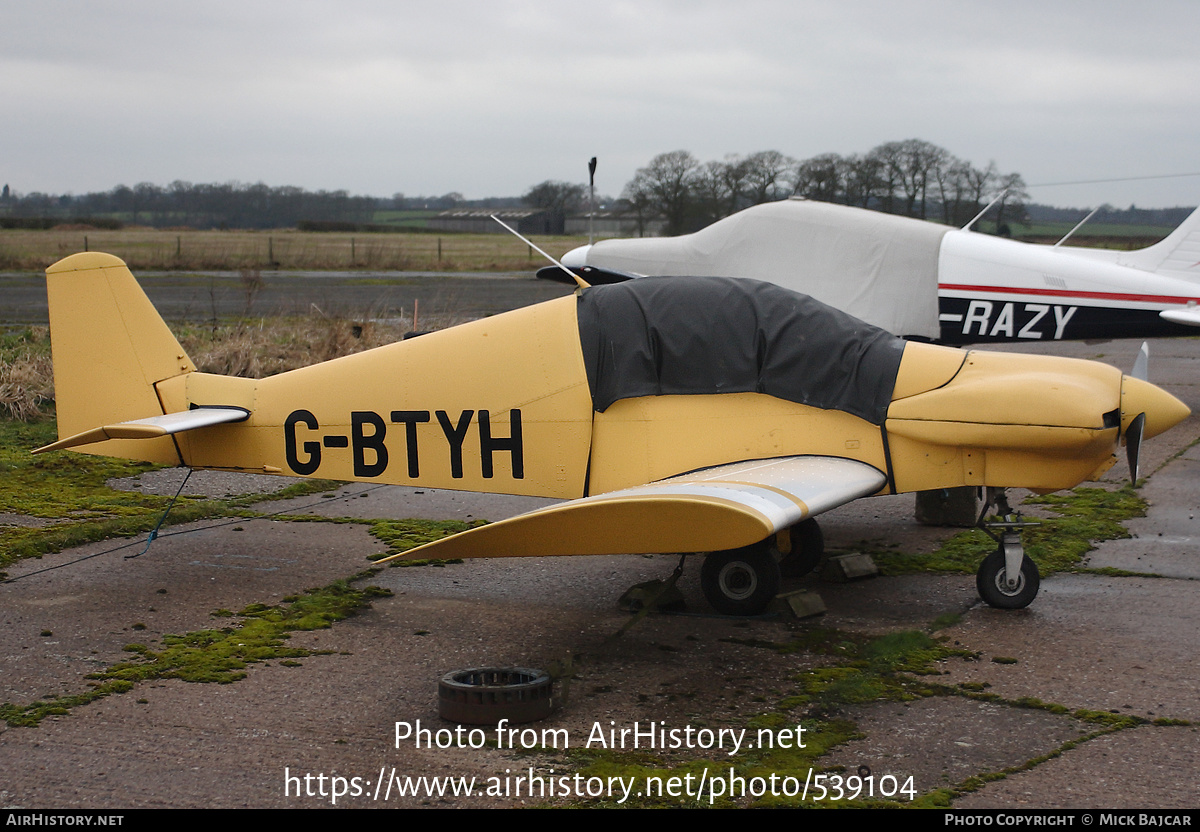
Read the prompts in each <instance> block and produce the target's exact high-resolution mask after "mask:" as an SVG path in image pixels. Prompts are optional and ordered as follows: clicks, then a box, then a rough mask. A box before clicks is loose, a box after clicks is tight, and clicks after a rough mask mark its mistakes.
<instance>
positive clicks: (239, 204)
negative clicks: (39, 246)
mask: <svg viewBox="0 0 1200 832" xmlns="http://www.w3.org/2000/svg"><path fill="white" fill-rule="evenodd" d="M519 204H521V200H520V198H519V197H496V198H490V199H482V200H473V201H472V200H467V199H466V198H465V197H463V195H462V194H460V193H456V192H455V193H448V194H444V195H442V196H431V197H426V196H415V197H408V196H405V195H404V194H402V193H397V194H393V195H392V197H391V198H378V197H372V196H351V195H350V194H349V193H348V192H347V191H306V190H305V189H303V188H297V187H293V186H282V187H270V186H268V185H265V184H263V183H262V182H258V183H256V184H253V185H250V184H245V183H241V182H226V183H223V184H217V183H212V184H203V183H202V184H193V183H191V182H182V181H176V182H172V183H171V184H170V185H167V186H166V187H163V186H160V185H155V184H153V183H151V182H142V183H140V184H138V185H135V186H134V187H132V188H130V187H128V186H126V185H118V186H117V187H115V188H113V189H112V190H110V191H100V192H96V193H88V194H82V195H72V194H63V195H54V194H45V193H38V192H34V193H30V194H20V193H16V192H15V191H12V190H10V189H9V187H8V185H5V186H4V188H3V190H0V226H10V227H25V228H48V227H51V226H53V225H55V224H57V223H62V222H86V223H88V224H90V225H95V226H103V227H112V226H114V225H118V226H119V225H121V224H132V225H149V226H154V227H157V228H164V227H172V226H187V227H191V228H294V227H298V226H300V225H302V224H306V223H307V224H310V225H313V226H314V227H321V226H326V227H333V226H338V227H344V226H350V227H354V226H358V225H363V224H367V223H370V222H371V221H372V220H374V219H375V212H376V211H381V210H382V211H386V210H399V211H407V210H438V211H440V210H446V209H449V208H456V207H482V208H503V207H512V206H515V205H519Z"/></svg>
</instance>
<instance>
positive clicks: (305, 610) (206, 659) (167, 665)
mask: <svg viewBox="0 0 1200 832" xmlns="http://www.w3.org/2000/svg"><path fill="white" fill-rule="evenodd" d="M366 576H367V573H364V575H359V576H354V577H353V578H350V579H347V580H343V581H335V582H334V583H332V584H329V585H328V586H324V587H320V588H318V589H310V590H307V591H305V593H304V594H303V595H301V596H295V597H293V599H292V600H290V601H285V602H284V603H283V604H279V605H277V606H266V605H264V604H252V605H250V606H248V607H246V608H245V609H244V610H242V611H241V612H240V613H238V615H239V616H240V617H241V619H242V620H241V622H240V623H238V624H237V625H236V626H229V627H222V628H220V629H211V630H197V631H195V632H191V633H184V634H183V635H167V636H164V637H163V646H162V649H160V650H152V649H150V648H149V647H148V646H146V645H144V644H128V645H126V646H125V651H126V652H127V653H131V654H133V656H134V658H132V659H130V660H129V661H125V662H118V663H117V664H114V665H112V666H110V667H109V668H107V669H106V670H103V671H101V672H99V673H93V674H91V675H90V676H88V678H89V679H91V680H93V683H92V687H91V689H90V690H88V691H86V692H84V693H79V694H73V695H71V696H64V697H61V698H58V699H52V700H48V701H41V700H39V701H36V702H32V703H29V704H27V705H12V704H8V703H6V704H4V705H0V719H3V720H5V721H6V722H7V723H8V724H9V725H14V726H24V727H34V726H36V725H38V724H39V723H40V722H41V721H42V720H43V719H45V718H46V717H47V716H54V715H64V714H67V713H69V712H70V710H71V709H72V708H76V707H80V706H82V705H86V704H88V703H90V702H94V701H96V700H97V699H100V698H103V697H105V696H109V695H112V694H114V693H127V692H128V691H130V690H133V688H134V686H135V685H137V684H138V683H141V682H147V681H150V680H155V679H181V680H183V681H185V682H216V683H218V684H229V683H231V682H236V681H238V680H239V679H243V678H245V676H246V668H247V667H248V666H249V665H251V664H258V663H261V662H266V661H269V660H272V659H284V660H286V662H281V664H287V666H289V667H290V666H295V664H296V663H295V661H294V660H295V659H297V658H302V657H305V656H312V655H316V653H315V652H314V651H311V650H306V649H304V648H298V647H289V646H288V644H287V639H288V638H289V637H290V634H291V633H293V632H298V631H304V630H320V629H325V628H328V627H330V626H331V625H332V624H333V623H334V622H336V621H341V620H342V619H344V618H348V617H350V616H352V615H356V614H358V613H360V612H362V611H363V610H366V609H369V608H370V606H371V599H373V598H378V597H387V596H390V595H391V594H392V593H391V591H390V590H386V589H381V588H379V587H375V586H368V587H365V588H363V589H355V588H353V587H352V586H350V581H353V580H355V579H357V578H361V577H366ZM225 612H228V611H225V610H218V611H217V613H218V614H217V615H216V617H218V618H224V617H227V616H225V615H223V613H225Z"/></svg>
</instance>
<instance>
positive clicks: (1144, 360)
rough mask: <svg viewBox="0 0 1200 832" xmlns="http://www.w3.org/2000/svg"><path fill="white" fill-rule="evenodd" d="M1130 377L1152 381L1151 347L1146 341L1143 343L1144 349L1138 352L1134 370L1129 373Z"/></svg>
mask: <svg viewBox="0 0 1200 832" xmlns="http://www.w3.org/2000/svg"><path fill="white" fill-rule="evenodd" d="M1129 375H1131V376H1133V377H1134V378H1140V379H1141V380H1142V381H1149V380H1150V345H1149V344H1147V343H1146V342H1145V341H1143V342H1142V348H1141V349H1140V350H1138V354H1137V358H1135V359H1134V361H1133V369H1132V370H1130V371H1129Z"/></svg>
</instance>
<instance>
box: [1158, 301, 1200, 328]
mask: <svg viewBox="0 0 1200 832" xmlns="http://www.w3.org/2000/svg"><path fill="white" fill-rule="evenodd" d="M1158 316H1159V317H1160V318H1165V319H1166V320H1168V321H1171V322H1172V323H1177V324H1186V325H1187V326H1200V307H1197V306H1180V307H1178V308H1176V309H1164V310H1163V311H1161V312H1159V313H1158Z"/></svg>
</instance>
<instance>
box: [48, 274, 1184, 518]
mask: <svg viewBox="0 0 1200 832" xmlns="http://www.w3.org/2000/svg"><path fill="white" fill-rule="evenodd" d="M47 277H48V287H49V289H48V291H49V300H50V310H51V326H52V331H53V350H54V366H55V384H56V388H57V391H56V392H57V400H58V420H59V436H60V442H58V443H55V445H52V446H49V447H50V448H55V447H79V449H80V450H82V451H84V452H86V453H97V454H107V455H112V456H123V457H130V458H137V459H145V460H150V461H153V462H159V463H167V464H183V465H187V466H190V467H193V468H212V469H221V470H231V471H249V472H255V473H269V474H283V475H289V476H301V477H322V478H329V479H339V480H358V481H364V482H380V483H394V484H401V485H420V486H427V487H435V488H449V489H463V490H472V491H489V492H498V493H507V494H525V495H538V496H546V497H558V498H562V499H572V498H579V497H583V496H587V495H596V494H601V493H606V492H610V491H615V490H617V489H623V488H628V487H631V486H636V485H641V484H645V483H651V482H655V481H658V480H662V479H665V478H669V477H673V476H676V475H679V474H682V473H685V472H689V471H695V470H698V469H703V468H707V467H711V466H718V465H722V464H726V463H730V462H737V461H743V460H756V459H770V458H777V457H788V456H798V455H816V456H827V457H837V458H843V459H852V460H857V461H860V462H863V463H866V464H868V465H870V466H873V467H874V468H876V469H878V470H879V471H880V472H883V473H884V474H885V475H886V477H887V484H886V485H885V486H884V488H883V489H881V492H880V493H898V492H908V491H919V490H928V489H934V488H950V487H955V486H963V485H988V486H1003V487H1011V486H1020V487H1025V488H1030V489H1034V490H1039V491H1050V490H1056V489H1061V488H1070V487H1072V486H1075V485H1077V484H1078V483H1080V482H1081V481H1084V480H1086V479H1088V478H1091V477H1095V476H1097V475H1098V474H1099V473H1100V472H1102V471H1104V470H1106V469H1107V468H1108V467H1109V466H1111V465H1112V462H1113V459H1114V457H1113V453H1114V449H1115V448H1116V447H1117V445H1118V440H1119V438H1120V437H1121V435H1122V432H1123V431H1124V430H1125V429H1126V428H1127V427H1128V426H1129V423H1130V421H1131V420H1132V419H1133V418H1134V417H1135V416H1136V415H1137V414H1138V413H1143V412H1144V413H1146V414H1147V424H1146V430H1145V435H1146V436H1147V437H1149V436H1153V435H1155V434H1156V433H1160V432H1161V431H1163V430H1165V429H1166V428H1168V427H1170V426H1171V425H1173V424H1175V423H1176V422H1178V421H1179V420H1180V419H1182V418H1184V416H1186V415H1187V408H1186V407H1184V406H1183V405H1182V404H1181V403H1179V402H1178V401H1177V400H1176V399H1174V398H1173V397H1172V396H1170V395H1169V394H1167V393H1165V392H1163V391H1162V390H1160V389H1159V388H1157V387H1155V386H1153V385H1151V384H1149V383H1147V382H1143V381H1140V380H1138V379H1134V378H1131V377H1128V376H1123V375H1122V373H1121V372H1120V371H1119V370H1116V369H1114V368H1112V367H1109V366H1107V365H1104V364H1099V363H1096V362H1090V361H1081V360H1075V359H1069V358H1056V357H1045V356H1029V355H1016V354H1004V353H996V352H964V351H962V350H959V349H956V348H950V347H939V346H932V345H928V344H920V343H908V344H907V345H904V346H903V347H902V349H903V356H902V359H901V361H900V364H899V370H898V372H897V373H896V375H895V382H894V387H893V389H892V391H891V396H890V401H891V403H890V405H888V407H887V413H886V419H884V420H883V421H882V423H881V424H873V423H872V422H870V421H867V420H866V419H864V418H860V417H859V416H855V415H851V414H850V413H847V412H842V411H840V410H828V409H821V408H818V407H813V406H808V405H805V404H799V403H796V402H793V401H785V400H783V399H779V398H775V397H773V396H771V395H767V394H764V393H757V392H731V393H719V394H707V395H652V396H637V397H632V398H624V399H621V400H619V401H616V402H614V403H612V404H611V405H609V406H608V407H607V408H606V409H604V410H603V412H596V410H595V408H594V406H593V397H592V393H591V391H590V388H589V379H588V373H587V368H586V366H585V360H584V356H583V354H582V352H581V347H580V330H579V323H578V320H577V315H576V307H577V300H578V299H577V297H575V296H571V297H565V298H561V299H558V300H553V301H549V302H547V303H541V304H538V305H536V306H531V307H527V308H524V309H518V310H516V311H513V312H509V313H506V314H503V315H497V316H495V317H491V318H486V319H483V320H478V321H475V322H472V323H468V324H463V325H460V326H456V327H453V328H451V329H447V330H443V331H440V332H434V333H430V334H427V335H423V336H421V337H419V338H413V339H409V340H406V341H402V342H398V343H394V344H391V345H388V346H385V347H381V348H378V349H375V350H371V351H368V352H364V353H360V354H356V355H351V356H348V357H345V358H339V359H336V360H333V361H329V362H326V363H323V364H318V365H314V366H311V367H306V368H303V369H299V370H294V371H291V372H287V373H282V374H280V375H277V376H274V377H271V378H265V379H261V380H251V379H242V378H234V377H227V376H217V375H212V374H208V373H202V372H198V371H196V369H195V367H194V365H193V364H192V362H191V361H190V359H188V357H187V356H186V355H185V354H184V351H183V350H182V349H181V348H180V346H179V344H178V342H177V341H176V340H175V338H174V336H173V335H171V333H170V332H169V330H168V329H167V327H166V325H165V324H164V323H163V321H162V320H161V318H160V317H159V316H158V315H157V313H156V312H155V311H154V309H153V307H152V306H151V304H150V303H149V301H148V300H147V299H146V297H145V295H144V294H143V293H142V292H141V290H140V288H139V287H138V286H137V283H136V281H135V280H134V279H133V276H132V275H131V274H130V273H129V270H128V269H127V268H126V267H125V264H124V263H123V262H121V261H120V260H119V259H117V258H115V257H112V256H110V255H105V254H98V253H91V254H78V255H74V256H72V257H68V258H66V259H65V260H63V261H60V262H59V263H57V264H55V265H54V266H52V267H51V268H50V269H48V270H47ZM605 288H607V287H605ZM584 291H585V292H587V291H596V290H594V289H590V290H587V289H585V290H584ZM192 408H241V409H242V410H244V411H245V412H246V413H248V415H247V416H246V418H245V419H244V420H243V421H239V422H233V423H227V424H219V425H214V426H211V427H202V428H199V429H196V430H188V431H186V432H182V433H176V434H174V435H159V436H157V437H153V436H151V437H150V438H142V439H139V440H137V441H130V440H128V439H109V440H106V441H99V442H96V441H95V440H96V439H97V438H100V439H103V436H122V435H137V436H143V435H147V434H143V433H136V432H135V433H128V432H126V433H122V431H121V429H120V426H119V425H117V424H116V423H123V422H128V421H131V420H138V419H145V418H146V417H151V416H161V415H162V414H172V413H181V412H185V411H188V410H189V409H192ZM99 426H108V427H107V428H106V430H107V432H106V433H104V434H103V435H101V436H99V437H97V435H96V429H97V428H98V427H99ZM89 432H90V433H89ZM85 434H86V437H85V436H84V435H85ZM73 437H74V441H73V439H72V438H73ZM81 437H83V438H81ZM85 442H90V443H92V444H86V445H85V444H84V443H85Z"/></svg>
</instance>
